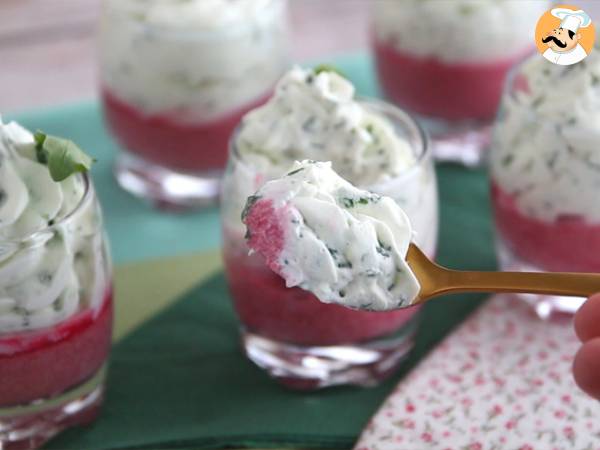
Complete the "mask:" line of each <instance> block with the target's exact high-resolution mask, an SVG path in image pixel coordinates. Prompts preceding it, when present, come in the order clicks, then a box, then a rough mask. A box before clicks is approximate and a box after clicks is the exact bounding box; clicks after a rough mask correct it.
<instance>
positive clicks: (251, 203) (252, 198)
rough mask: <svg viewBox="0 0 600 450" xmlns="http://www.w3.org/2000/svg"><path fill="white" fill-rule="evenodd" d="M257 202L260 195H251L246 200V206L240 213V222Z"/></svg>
mask: <svg viewBox="0 0 600 450" xmlns="http://www.w3.org/2000/svg"><path fill="white" fill-rule="evenodd" d="M258 200H260V195H251V196H250V197H248V200H246V206H244V210H243V211H242V222H243V221H244V219H245V218H246V216H247V215H248V213H249V212H250V210H251V209H252V207H253V206H254V204H255V203H256V202H257V201H258Z"/></svg>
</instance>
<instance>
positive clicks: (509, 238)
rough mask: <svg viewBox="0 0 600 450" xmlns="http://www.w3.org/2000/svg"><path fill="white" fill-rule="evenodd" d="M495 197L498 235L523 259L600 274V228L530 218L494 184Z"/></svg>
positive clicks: (572, 219) (571, 221) (563, 220)
mask: <svg viewBox="0 0 600 450" xmlns="http://www.w3.org/2000/svg"><path fill="white" fill-rule="evenodd" d="M491 195H492V205H493V208H494V213H495V216H496V226H497V228H498V232H499V233H500V236H501V237H502V239H503V241H504V242H505V243H506V244H507V245H508V246H509V248H510V249H511V251H512V252H513V253H514V254H516V255H517V256H518V257H519V258H522V259H523V260H524V261H526V262H528V263H531V264H533V265H535V266H537V267H539V268H541V269H545V270H550V271H561V272H573V271H577V272H600V225H590V224H588V223H586V221H585V220H583V219H582V218H580V217H560V218H558V219H557V220H556V221H554V222H544V221H542V220H539V219H534V218H531V217H528V216H526V215H524V214H523V213H522V212H521V211H520V210H519V209H518V208H517V205H516V203H515V199H514V197H513V196H511V195H509V194H507V193H506V192H504V191H503V190H502V189H501V188H500V187H499V186H498V185H497V184H495V183H494V182H492V186H491Z"/></svg>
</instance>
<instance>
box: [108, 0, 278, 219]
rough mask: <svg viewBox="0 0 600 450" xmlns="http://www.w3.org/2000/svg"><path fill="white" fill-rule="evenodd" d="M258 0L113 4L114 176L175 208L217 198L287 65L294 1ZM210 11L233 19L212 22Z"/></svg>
mask: <svg viewBox="0 0 600 450" xmlns="http://www.w3.org/2000/svg"><path fill="white" fill-rule="evenodd" d="M242 3H243V2H238V3H236V5H237V6H235V5H233V4H232V6H231V8H234V7H237V8H240V9H241V8H242V7H243V6H244V5H243V4H242ZM256 3H257V4H260V5H261V6H260V7H258V6H257V7H256V8H257V9H256V10H253V11H252V13H247V14H241V13H240V14H238V17H234V18H231V17H229V18H227V14H226V13H227V11H221V12H218V11H211V12H207V11H205V9H206V8H205V7H204V6H203V5H202V3H199V2H195V3H189V2H172V4H166V5H163V8H164V9H163V10H162V11H161V14H160V15H159V14H154V16H153V17H151V18H149V17H148V15H149V14H150V12H148V11H146V9H147V8H146V5H145V4H143V3H140V6H138V7H135V8H134V7H131V6H129V7H127V5H124V4H123V2H120V0H104V3H103V9H102V17H101V22H100V32H99V44H100V90H101V98H102V105H103V111H104V118H105V122H106V124H107V125H108V128H109V130H110V131H111V132H112V134H113V135H114V137H115V138H116V139H117V141H118V143H119V144H120V145H121V147H122V151H121V152H120V153H119V155H118V157H117V160H116V163H115V166H114V174H115V177H116V179H117V182H118V183H119V185H120V186H121V187H122V188H123V189H125V190H126V191H128V192H130V193H132V194H134V195H136V196H138V197H141V198H144V199H147V200H150V201H151V202H152V203H153V204H154V205H155V206H158V207H164V208H167V209H169V208H173V209H185V208H191V207H199V206H206V205H209V204H212V203H214V202H215V201H216V199H217V197H218V193H219V183H220V178H221V176H222V172H223V170H224V168H225V164H226V161H227V150H228V149H227V143H228V140H229V137H230V135H231V133H232V132H233V130H234V128H235V126H236V125H237V124H238V123H239V121H240V119H241V118H242V116H243V115H244V114H245V113H246V112H248V111H249V110H251V109H253V108H255V107H256V106H258V105H260V104H261V103H263V102H264V101H265V100H267V98H268V97H269V96H270V94H271V91H272V89H273V87H274V85H275V83H276V81H277V80H278V79H279V77H280V76H281V75H282V73H283V72H284V70H285V69H286V67H287V65H288V48H287V39H286V32H287V20H286V19H287V1H286V0H268V1H264V2H262V3H259V2H256ZM187 8H189V11H188V9H187ZM195 8H196V9H198V10H199V11H200V12H197V11H196V9H195ZM228 8H229V7H228ZM185 11H188V12H187V13H186V12H185ZM167 13H168V14H167ZM176 14H180V15H181V16H182V17H178V18H177V19H178V20H175V19H176V17H175V15H176ZM195 14H197V15H198V16H201V17H202V18H203V20H200V18H198V23H196V22H195V21H194V20H195V18H194V17H195ZM171 15H173V17H171ZM211 15H212V16H217V15H222V16H225V17H226V18H225V19H222V22H219V23H212V22H210V20H207V19H206V17H204V16H207V17H210V16H211ZM156 16H159V17H158V18H157V17H156ZM165 17H166V18H165ZM169 18H170V20H169ZM161 21H162V22H161Z"/></svg>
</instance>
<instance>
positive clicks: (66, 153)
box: [33, 131, 95, 182]
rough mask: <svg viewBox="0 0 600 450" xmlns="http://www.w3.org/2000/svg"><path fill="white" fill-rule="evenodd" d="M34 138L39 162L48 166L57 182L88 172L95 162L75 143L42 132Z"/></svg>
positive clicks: (37, 132)
mask: <svg viewBox="0 0 600 450" xmlns="http://www.w3.org/2000/svg"><path fill="white" fill-rule="evenodd" d="M33 137H34V140H35V151H36V157H37V160H38V162H40V163H41V164H45V165H47V166H48V171H49V172H50V176H51V177H52V179H53V180H54V181H56V182H58V181H63V180H65V179H67V178H69V177H70V176H71V175H73V174H75V173H78V172H87V171H88V170H90V167H91V166H92V164H93V163H94V162H95V159H93V158H91V157H90V156H89V155H87V154H86V153H85V152H84V151H83V150H81V149H80V148H79V147H78V146H77V145H76V144H75V143H74V142H73V141H70V140H68V139H62V138H59V137H56V136H51V135H48V134H45V133H43V132H41V131H36V132H35V134H34V136H33Z"/></svg>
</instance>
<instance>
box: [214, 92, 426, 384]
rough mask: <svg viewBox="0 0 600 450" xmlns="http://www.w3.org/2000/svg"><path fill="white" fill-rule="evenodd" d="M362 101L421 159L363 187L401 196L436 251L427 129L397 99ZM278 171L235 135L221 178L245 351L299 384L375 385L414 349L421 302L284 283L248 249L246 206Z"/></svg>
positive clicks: (228, 264)
mask: <svg viewBox="0 0 600 450" xmlns="http://www.w3.org/2000/svg"><path fill="white" fill-rule="evenodd" d="M359 103H360V105H361V106H363V107H365V108H367V110H369V111H371V112H374V113H376V114H378V115H381V116H383V117H385V118H387V119H388V120H389V122H390V123H391V124H392V126H393V127H394V130H395V131H396V133H397V134H398V135H399V136H400V137H402V138H404V139H406V140H407V142H408V143H409V144H410V148H411V150H412V151H413V152H414V156H415V159H416V162H415V164H414V165H413V166H412V167H411V168H410V169H408V170H407V171H405V172H404V173H402V174H400V175H399V176H396V177H394V178H393V179H391V180H388V181H386V182H383V183H379V184H376V185H373V186H359V187H361V188H365V189H369V190H371V191H373V192H376V193H378V194H382V195H387V196H389V197H392V198H393V199H394V200H396V201H397V202H398V204H399V205H400V206H401V207H402V208H403V209H404V210H405V211H406V213H407V214H408V216H409V218H410V219H411V222H412V225H413V229H414V230H415V231H416V238H415V239H416V242H417V243H418V244H419V245H420V246H421V248H423V250H424V251H425V252H426V253H427V254H428V255H429V256H431V257H433V256H434V254H435V249H436V242H437V229H438V197H437V195H438V194H437V183H436V177H435V172H434V168H433V161H432V158H431V154H430V148H429V146H428V141H427V138H426V136H425V133H424V131H423V130H422V129H421V128H420V127H419V125H418V124H417V123H416V122H415V121H414V120H412V119H411V118H410V117H409V116H408V115H407V114H406V113H404V112H403V111H401V110H399V109H397V108H396V107H394V106H392V105H389V104H386V103H383V102H379V101H374V100H362V101H360V102H359ZM334 169H335V167H334ZM279 175H283V173H281V174H279ZM273 177H274V175H273V174H270V175H267V174H265V173H263V172H261V171H259V170H257V168H256V167H253V166H251V165H249V164H248V162H247V161H246V160H244V158H243V157H242V156H241V155H240V154H239V152H238V151H237V149H236V146H235V136H234V138H233V139H232V140H231V144H230V156H229V164H228V169H227V171H226V174H225V177H224V182H223V193H222V217H221V221H222V230H223V242H224V243H223V256H224V260H225V269H226V275H227V279H228V282H229V287H230V291H231V295H232V298H233V302H234V306H235V309H236V311H237V314H238V317H239V319H240V322H241V334H242V344H243V347H244V350H245V353H246V355H247V356H248V357H249V358H250V359H251V360H252V361H253V362H254V363H256V364H257V365H258V366H260V367H262V368H263V369H265V370H266V371H267V372H268V373H269V374H270V375H271V376H272V377H274V378H275V379H277V380H278V381H280V382H282V383H284V384H286V385H288V386H291V387H294V388H301V389H316V388H321V387H326V386H332V385H339V384H354V385H363V386H366V385H373V384H376V383H377V382H379V381H381V380H382V379H384V378H385V377H386V376H388V375H390V374H391V373H393V371H394V369H395V368H396V367H397V366H398V365H399V363H400V362H401V361H402V360H403V358H404V357H405V356H406V355H407V353H408V352H409V351H410V349H411V348H412V344H413V341H412V339H413V334H414V332H415V330H416V327H417V324H418V314H417V313H418V310H419V309H418V307H413V308H409V309H405V310H398V311H391V312H364V311H355V310H351V309H348V308H344V307H342V306H339V305H332V304H325V303H321V302H320V301H319V300H318V299H317V298H316V297H315V296H314V295H313V294H311V293H309V292H307V291H304V290H302V289H300V288H297V287H295V288H286V286H285V282H284V281H283V279H282V278H280V277H279V276H278V275H276V274H275V273H273V272H272V271H271V270H270V269H269V268H268V267H267V266H266V264H265V262H264V260H263V258H262V257H261V256H260V255H259V254H257V253H254V254H252V255H249V254H248V247H247V245H246V240H245V237H244V235H245V227H244V225H243V223H242V221H241V213H242V210H243V207H244V205H245V204H246V199H247V197H248V196H249V195H252V194H254V193H255V192H256V190H257V189H258V188H259V187H261V186H262V185H263V184H264V183H265V182H266V181H268V180H269V179H271V178H273Z"/></svg>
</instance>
